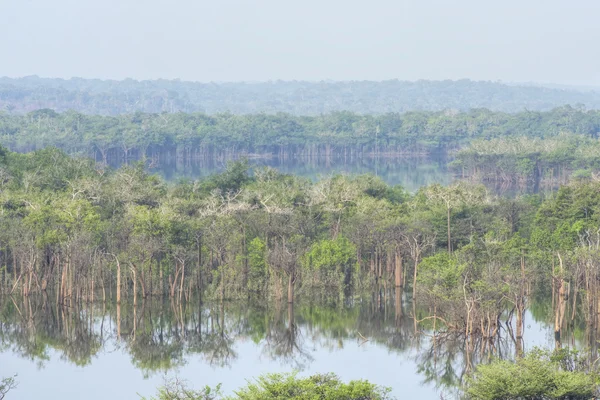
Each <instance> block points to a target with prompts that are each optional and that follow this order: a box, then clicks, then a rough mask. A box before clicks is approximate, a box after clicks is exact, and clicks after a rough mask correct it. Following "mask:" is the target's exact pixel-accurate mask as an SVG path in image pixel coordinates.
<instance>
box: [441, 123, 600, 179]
mask: <svg viewBox="0 0 600 400" xmlns="http://www.w3.org/2000/svg"><path fill="white" fill-rule="evenodd" d="M452 166H453V167H454V168H455V170H456V171H457V172H459V173H461V174H463V175H467V176H470V177H471V178H475V179H477V180H490V181H502V182H507V183H537V184H539V183H542V184H544V183H545V184H551V185H552V184H554V185H556V184H559V183H567V182H568V181H569V180H570V178H571V177H575V178H578V179H587V178H590V177H592V175H593V173H597V172H598V170H600V141H598V140H596V139H592V138H589V137H586V136H581V135H573V134H561V135H558V136H555V137H551V138H545V139H540V138H535V137H534V138H528V137H522V136H520V137H512V138H501V139H500V138H499V139H490V140H474V141H472V142H471V143H470V144H469V145H468V146H467V147H466V148H464V149H462V150H460V151H459V152H458V153H457V155H456V160H455V161H453V163H452Z"/></svg>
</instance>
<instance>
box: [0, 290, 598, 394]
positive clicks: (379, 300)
mask: <svg viewBox="0 0 600 400" xmlns="http://www.w3.org/2000/svg"><path fill="white" fill-rule="evenodd" d="M403 296H404V293H403V290H402V288H395V289H393V290H391V291H390V290H388V291H385V290H381V291H379V292H377V293H376V294H375V295H374V296H372V297H370V298H368V299H367V300H364V299H363V300H355V301H346V302H342V301H336V302H333V303H310V302H304V303H303V302H298V303H295V304H287V303H279V304H278V303H273V304H266V303H265V302H264V301H262V302H253V301H250V302H246V303H239V302H220V303H210V304H200V303H199V302H193V301H191V302H187V303H185V302H184V303H176V302H171V301H168V300H163V299H160V298H153V299H147V300H146V301H143V302H139V303H138V305H137V306H134V305H133V304H131V303H127V302H124V303H122V304H121V305H116V304H113V303H95V304H92V305H90V304H80V305H74V306H72V307H65V306H62V305H60V304H56V302H54V301H52V300H51V296H50V297H30V298H11V297H4V298H0V345H1V350H2V351H11V352H13V353H15V354H18V355H19V356H20V357H23V358H26V359H29V360H31V361H33V362H36V363H38V364H39V365H40V366H41V367H44V365H45V363H46V362H47V361H48V360H49V359H50V354H51V353H53V352H57V353H58V354H60V357H61V359H63V360H67V361H69V362H70V363H73V364H75V365H78V366H85V365H88V364H90V363H92V362H93V359H94V358H95V357H99V356H100V355H101V353H104V352H110V351H124V352H127V353H128V354H129V356H130V357H131V361H132V364H133V365H134V366H135V368H138V369H139V370H141V371H142V372H143V373H144V374H145V376H151V375H152V374H154V373H157V372H165V371H169V370H172V369H174V368H177V367H181V366H183V365H185V363H186V361H187V360H189V359H190V357H192V356H194V355H198V356H200V357H201V358H202V360H204V362H205V363H207V364H209V365H211V366H214V367H215V368H223V367H227V366H231V365H232V364H233V363H235V362H236V360H237V359H238V357H241V356H242V355H240V354H239V353H238V351H239V350H236V349H237V347H238V344H239V343H241V342H247V341H252V342H253V343H254V344H255V345H256V346H257V347H258V348H259V349H260V354H262V355H263V356H264V357H267V358H268V359H270V360H275V361H278V362H280V363H281V364H283V365H288V366H291V367H293V368H294V369H298V370H302V369H306V368H307V367H310V366H311V365H312V364H313V363H314V362H316V360H315V358H316V355H317V354H318V352H319V351H343V349H344V346H347V345H348V344H350V343H356V344H357V345H358V346H365V348H367V349H368V348H369V346H378V347H383V348H386V349H388V351H391V352H395V353H397V354H399V355H400V354H403V358H404V359H407V358H410V359H412V360H414V362H415V363H416V365H417V369H418V371H419V372H420V374H421V375H422V376H423V383H424V384H427V385H433V386H435V387H436V388H438V389H439V390H444V391H449V390H453V388H457V387H459V386H460V385H461V382H462V381H463V378H464V376H465V375H466V374H467V373H468V371H469V370H470V369H471V368H472V367H473V366H475V365H477V364H478V363H480V362H486V361H488V360H489V359H490V358H491V357H501V358H514V357H517V356H519V354H520V352H521V351H522V348H523V343H521V342H520V341H519V340H518V339H516V338H515V334H514V333H513V330H514V328H513V327H512V326H511V325H510V324H503V325H502V329H500V330H499V332H498V334H497V336H496V337H493V338H483V337H479V338H470V339H468V340H467V339H465V338H464V336H462V335H458V334H456V333H452V332H445V331H444V327H443V326H440V325H442V324H439V323H438V326H437V327H435V330H436V332H434V326H433V323H432V320H426V321H423V322H420V323H419V324H415V322H414V319H413V315H415V314H416V315H417V316H418V318H422V315H427V314H428V313H429V312H430V310H427V309H420V308H419V307H418V306H416V307H415V308H414V310H413V306H412V304H411V303H407V302H406V300H405V299H403ZM531 308H532V311H531V313H530V316H531V317H533V323H535V321H545V322H544V323H539V324H540V325H543V327H545V328H547V329H548V332H553V330H552V328H553V325H552V323H551V321H552V318H553V315H552V310H549V311H548V310H546V309H545V308H544V307H537V306H536V303H535V302H534V303H533V304H532V307H531ZM531 317H530V318H531ZM528 323H532V321H529V322H528ZM416 325H418V329H417V330H416V331H415V326H416ZM592 331H593V330H592ZM590 332H591V331H590V329H589V328H587V327H586V326H585V324H581V323H579V322H577V321H574V322H573V324H571V325H570V329H568V330H566V331H565V332H564V333H563V335H562V337H563V340H564V343H566V344H567V345H570V346H574V345H578V346H579V347H583V346H585V340H586V338H588V339H589V338H592V339H594V338H595V337H596V335H595V331H594V332H592V333H590ZM524 340H525V341H526V340H527V337H525V338H524ZM569 343H570V344H569ZM594 344H595V343H594ZM399 362H400V358H399Z"/></svg>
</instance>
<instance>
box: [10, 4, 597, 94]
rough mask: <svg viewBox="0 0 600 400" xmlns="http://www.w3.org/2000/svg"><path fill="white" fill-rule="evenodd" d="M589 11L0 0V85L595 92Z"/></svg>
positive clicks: (590, 7)
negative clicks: (84, 81) (420, 83)
mask: <svg viewBox="0 0 600 400" xmlns="http://www.w3.org/2000/svg"><path fill="white" fill-rule="evenodd" d="M598 15H600V1H598V0H570V1H567V0H501V1H500V0H453V1H451V0H410V1H403V0H369V1H367V0H362V1H355V0H318V1H317V0H295V1H292V0H211V1H205V0H0V76H10V77H20V76H27V75H39V76H43V77H60V78H70V77H84V78H101V79H124V78H134V79H157V78H164V79H181V80H191V81H200V82H210V81H218V82H222V81H267V80H277V79H282V80H310V81H320V80H386V79H400V80H418V79H431V80H440V79H463V78H467V79H473V80H491V81H498V80H499V81H503V82H537V83H557V84H566V85H591V86H600V23H598V21H599V20H598Z"/></svg>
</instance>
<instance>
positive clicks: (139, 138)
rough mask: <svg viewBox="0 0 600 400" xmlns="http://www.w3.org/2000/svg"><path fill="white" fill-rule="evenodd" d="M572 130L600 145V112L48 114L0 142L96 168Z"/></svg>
mask: <svg viewBox="0 0 600 400" xmlns="http://www.w3.org/2000/svg"><path fill="white" fill-rule="evenodd" d="M564 132H569V133H573V134H577V135H582V136H585V137H588V138H594V139H597V138H598V133H599V132H600V112H599V111H585V110H583V109H577V108H572V107H568V106H567V107H562V108H558V109H554V110H552V111H549V112H530V111H526V112H521V113H517V114H507V113H502V112H492V111H489V110H485V109H478V110H472V111H470V112H464V113H457V112H449V111H443V112H409V113H405V114H397V113H389V114H383V115H366V114H354V113H351V112H335V113H331V114H323V115H319V116H294V115H291V114H275V115H267V114H252V115H234V114H217V115H207V114H202V113H191V114H186V113H175V114H164V113H162V114H145V113H140V112H136V113H134V114H127V115H119V116H99V115H95V116H90V115H85V114H81V113H77V112H73V111H69V112H65V113H62V114H59V113H56V112H55V111H53V110H49V109H41V110H36V111H33V112H31V113H28V114H25V115H12V114H7V113H0V141H1V142H2V143H3V144H4V145H5V146H7V147H9V148H11V149H13V150H18V151H31V150H35V149H40V148H44V147H46V146H56V147H59V148H61V149H63V150H65V151H67V152H68V153H79V154H85V155H87V156H90V157H92V158H95V159H96V160H98V161H103V162H107V160H108V159H111V158H117V159H124V160H127V159H130V158H132V157H137V158H143V157H148V158H156V157H159V156H160V155H161V154H168V155H170V156H172V157H178V158H188V159H189V158H201V157H213V158H214V157H217V156H218V157H227V156H230V157H234V156H239V155H240V154H249V155H259V156H269V157H270V156H275V157H282V158H284V157H291V156H337V157H347V158H352V157H362V156H365V155H375V156H381V157H383V156H389V155H415V154H428V153H432V152H440V151H447V150H452V149H457V148H459V147H462V146H464V145H465V144H467V143H469V142H470V141H472V140H475V139H494V138H505V137H516V136H523V137H527V138H554V137H556V136H557V135H560V134H561V133H564Z"/></svg>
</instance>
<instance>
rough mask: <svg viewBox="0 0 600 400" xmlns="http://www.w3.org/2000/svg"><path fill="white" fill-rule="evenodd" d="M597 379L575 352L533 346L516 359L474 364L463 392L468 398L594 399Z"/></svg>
mask: <svg viewBox="0 0 600 400" xmlns="http://www.w3.org/2000/svg"><path fill="white" fill-rule="evenodd" d="M597 382H598V376H597V374H595V373H591V372H589V371H588V366H587V364H586V362H585V361H584V360H583V359H581V358H579V357H578V356H577V354H576V353H569V352H564V351H561V352H554V353H552V352H549V351H543V350H539V349H536V350H533V351H532V352H530V353H528V354H527V355H526V356H524V357H523V358H521V359H518V360H517V361H516V362H512V361H506V360H501V361H500V360H499V361H495V362H493V363H491V364H488V365H480V366H478V367H477V369H476V371H475V373H474V374H473V376H471V377H470V378H469V379H468V380H467V386H466V389H465V392H466V397H467V398H468V399H470V400H521V399H531V400H584V399H592V398H596V397H595V396H596V395H597V394H598V387H597Z"/></svg>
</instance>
